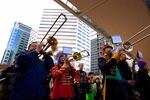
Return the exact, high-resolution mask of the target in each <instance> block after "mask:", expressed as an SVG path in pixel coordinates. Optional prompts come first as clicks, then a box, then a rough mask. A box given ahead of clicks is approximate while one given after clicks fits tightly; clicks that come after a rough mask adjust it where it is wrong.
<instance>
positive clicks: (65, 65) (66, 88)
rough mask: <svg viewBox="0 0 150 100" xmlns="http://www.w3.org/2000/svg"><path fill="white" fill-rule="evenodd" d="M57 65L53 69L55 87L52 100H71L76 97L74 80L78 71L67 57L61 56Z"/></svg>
mask: <svg viewBox="0 0 150 100" xmlns="http://www.w3.org/2000/svg"><path fill="white" fill-rule="evenodd" d="M57 58H58V59H57V64H56V65H55V66H54V67H53V68H52V77H53V78H54V85H53V88H52V94H51V99H52V100H71V99H73V97H74V96H75V93H74V89H73V85H72V84H73V78H74V77H75V75H76V70H75V68H74V67H73V66H71V65H70V63H69V61H68V59H67V55H66V54H64V53H61V54H59V56H58V57H57Z"/></svg>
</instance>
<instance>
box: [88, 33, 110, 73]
mask: <svg viewBox="0 0 150 100" xmlns="http://www.w3.org/2000/svg"><path fill="white" fill-rule="evenodd" d="M107 42H108V41H107V40H106V39H105V38H104V37H102V36H100V35H98V34H97V33H95V32H94V33H93V35H92V36H91V71H92V72H94V73H96V74H99V73H100V70H99V67H98V58H99V57H102V56H103V52H102V48H101V47H102V46H103V45H104V44H106V43H107Z"/></svg>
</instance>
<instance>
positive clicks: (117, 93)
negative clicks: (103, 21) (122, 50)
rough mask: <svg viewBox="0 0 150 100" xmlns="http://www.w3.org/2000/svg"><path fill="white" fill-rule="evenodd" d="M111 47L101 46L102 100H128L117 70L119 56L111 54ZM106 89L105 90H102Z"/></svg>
mask: <svg viewBox="0 0 150 100" xmlns="http://www.w3.org/2000/svg"><path fill="white" fill-rule="evenodd" d="M112 49H113V48H112V47H111V46H110V45H108V44H106V45H104V46H103V54H104V57H100V58H99V59H98V60H99V68H100V69H101V71H102V73H103V76H104V79H103V80H104V81H103V91H104V92H103V99H106V100H128V97H127V95H126V94H125V90H124V88H123V87H124V86H123V85H124V84H122V77H121V74H120V71H119V68H118V60H119V54H118V53H116V54H113V53H112ZM104 87H106V88H104Z"/></svg>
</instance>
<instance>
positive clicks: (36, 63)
mask: <svg viewBox="0 0 150 100" xmlns="http://www.w3.org/2000/svg"><path fill="white" fill-rule="evenodd" d="M42 47H43V44H42V43H37V42H33V43H31V44H30V45H29V47H28V50H27V51H25V52H21V53H19V54H18V55H17V57H16V63H17V66H18V67H17V68H16V70H17V72H16V76H15V80H14V82H13V86H12V90H11V93H10V100H46V99H45V96H46V94H45V92H46V84H45V81H46V76H47V73H48V71H49V70H50V69H51V68H52V67H53V66H54V63H53V59H52V58H51V57H50V56H49V55H47V54H46V53H44V54H43V60H40V59H39V56H38V55H39V53H40V52H41V50H42Z"/></svg>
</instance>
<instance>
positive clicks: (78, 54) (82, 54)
mask: <svg viewBox="0 0 150 100" xmlns="http://www.w3.org/2000/svg"><path fill="white" fill-rule="evenodd" d="M89 55H90V54H89V52H88V51H87V50H83V51H80V52H75V53H73V55H72V57H73V60H75V61H79V60H81V59H82V58H84V57H87V56H89Z"/></svg>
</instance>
